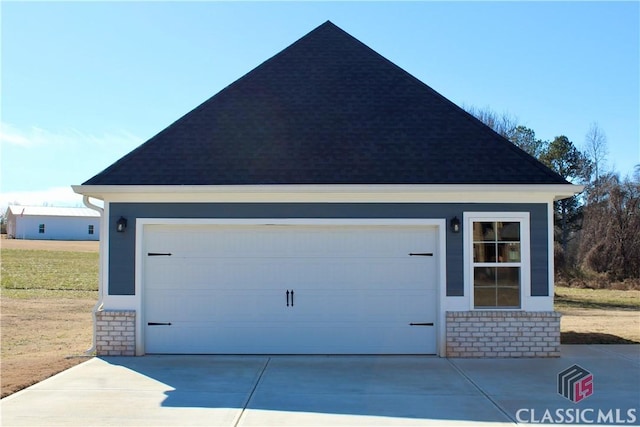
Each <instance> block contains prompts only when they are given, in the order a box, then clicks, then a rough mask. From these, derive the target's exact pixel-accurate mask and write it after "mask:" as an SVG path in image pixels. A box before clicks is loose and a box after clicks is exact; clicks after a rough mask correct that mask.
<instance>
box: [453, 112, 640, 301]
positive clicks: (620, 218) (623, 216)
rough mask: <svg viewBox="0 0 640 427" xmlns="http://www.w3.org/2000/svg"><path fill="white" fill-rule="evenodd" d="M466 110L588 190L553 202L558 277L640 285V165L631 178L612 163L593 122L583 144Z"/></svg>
mask: <svg viewBox="0 0 640 427" xmlns="http://www.w3.org/2000/svg"><path fill="white" fill-rule="evenodd" d="M465 109H466V110H467V111H468V112H469V113H470V114H472V115H473V116H475V117H476V118H477V119H479V120H480V121H482V122H483V123H484V124H486V125H488V126H489V127H491V128H492V129H493V130H494V131H495V132H497V133H499V134H500V135H502V136H503V137H505V138H506V139H508V140H509V141H511V143H513V144H514V145H516V146H517V147H519V148H520V149H522V150H523V151H525V152H527V153H529V154H530V155H531V156H533V157H535V158H537V159H538V160H540V161H541V162H542V163H544V164H545V165H546V166H548V167H549V168H551V169H552V170H553V171H555V172H556V173H558V174H559V175H560V176H562V177H563V178H564V179H566V180H567V181H569V182H571V183H573V184H580V185H584V186H585V188H584V191H583V192H582V193H580V194H577V195H575V196H573V197H571V198H568V199H563V200H559V201H556V202H554V216H555V218H554V224H555V226H554V235H555V254H554V255H555V257H554V258H555V267H556V278H557V280H559V281H560V282H565V283H568V284H575V285H583V286H591V287H616V288H621V289H629V288H640V164H638V165H636V166H635V168H634V173H633V174H632V175H631V176H621V175H620V173H619V172H617V171H615V170H613V169H610V168H609V167H608V165H607V155H608V149H607V137H606V134H605V132H604V130H603V129H601V128H600V126H599V125H598V124H597V123H592V124H591V127H590V128H589V129H588V131H587V132H586V134H585V138H584V141H583V143H582V145H581V146H579V147H578V146H577V145H576V144H574V142H572V141H570V140H569V138H567V137H566V136H564V135H560V136H556V137H555V138H554V139H553V140H552V141H546V140H542V139H539V138H537V137H536V134H535V131H534V130H533V129H530V128H528V127H526V126H523V125H520V124H519V123H518V119H517V118H516V117H514V116H513V115H510V114H508V113H504V114H498V113H496V112H494V111H492V110H491V109H489V108H484V109H479V108H475V107H465Z"/></svg>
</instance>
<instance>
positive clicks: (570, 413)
mask: <svg viewBox="0 0 640 427" xmlns="http://www.w3.org/2000/svg"><path fill="white" fill-rule="evenodd" d="M574 364H577V365H579V366H580V367H582V368H583V369H585V370H586V371H588V372H589V373H590V374H592V375H593V394H591V395H590V396H587V397H585V398H584V399H583V400H582V401H580V402H578V403H574V402H573V401H571V400H569V399H567V398H565V397H563V396H561V395H560V394H558V390H557V387H558V382H557V381H558V373H560V372H562V371H564V370H565V369H566V368H569V367H570V366H572V365H574ZM584 375H585V374H583V376H584ZM585 390H587V389H585ZM585 395H588V392H587V393H586V394H585ZM574 400H575V399H574ZM639 402H640V346H637V345H624V346H617V345H607V346H599V345H591V346H584V345H581V346H563V348H562V357H561V358H559V359H440V358H436V357H395V356H390V357H374V356H145V357H139V358H133V357H132V358H124V357H112V358H94V359H91V360H89V361H87V362H85V363H83V364H81V365H78V366H76V367H74V368H71V369H69V370H68V371H65V372H63V373H61V374H59V375H56V376H54V377H52V378H50V379H48V380H46V381H43V382H41V383H39V384H36V385H34V386H32V387H29V388H28V389H26V390H23V391H21V392H19V393H16V394H14V395H12V396H9V397H7V398H5V399H3V400H2V401H1V402H0V405H1V407H0V409H1V410H2V419H1V421H2V426H24V425H28V426H52V425H71V426H87V425H94V426H107V425H113V426H143V425H144V426H151V425H153V426H166V425H176V426H177V425H179V426H192V425H193V426H195V425H207V426H269V425H275V426H304V425H315V426H327V425H331V426H343V425H344V426H346V425H365V426H378V425H379V426H391V425H398V426H402V425H438V426H442V425H447V424H450V425H460V424H473V425H478V424H496V425H498V424H500V425H504V424H515V423H524V422H536V421H538V422H540V421H547V422H549V421H550V420H551V421H554V422H556V423H558V422H559V421H561V420H560V417H562V421H564V422H571V423H573V424H575V420H576V419H577V420H579V421H580V422H582V423H584V424H591V422H592V421H596V422H597V421H604V422H606V423H609V424H614V423H616V422H618V421H625V422H626V423H627V424H629V422H630V424H640V409H639V408H638V405H639ZM545 417H546V419H545ZM571 420H574V421H571Z"/></svg>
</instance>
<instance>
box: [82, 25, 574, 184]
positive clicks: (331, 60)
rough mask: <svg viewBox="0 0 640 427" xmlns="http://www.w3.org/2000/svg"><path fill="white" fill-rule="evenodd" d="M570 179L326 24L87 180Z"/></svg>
mask: <svg viewBox="0 0 640 427" xmlns="http://www.w3.org/2000/svg"><path fill="white" fill-rule="evenodd" d="M566 183H567V182H566V181H565V180H564V179H562V178H561V177H560V176H559V175H557V174H555V173H554V172H552V171H551V170H550V169H548V168H546V167H545V166H544V165H542V164H541V163H540V162H538V161H537V160H536V159H534V158H533V157H531V156H529V155H528V154H526V153H525V152H523V151H521V150H520V149H518V148H517V147H515V146H514V145H513V144H511V143H510V142H509V141H507V140H506V139H504V138H502V137H501V136H499V135H498V134H496V133H495V132H493V131H492V130H491V129H490V128H488V127H486V126H485V125H483V124H482V123H481V122H479V121H478V120H476V119H475V118H474V117H472V116H471V115H469V114H468V113H466V112H465V111H464V110H462V109H461V108H459V107H458V106H456V105H455V104H453V103H452V102H450V101H449V100H447V99H446V98H444V97H443V96H442V95H440V94H438V93H437V92H435V91H434V90H433V89H431V88H430V87H429V86H427V85H425V84H424V83H422V82H421V81H419V80H418V79H416V78H415V77H413V76H411V75H410V74H408V73H407V72H406V71H404V70H402V69H401V68H399V67H398V66H396V65H394V64H393V63H391V62H390V61H388V60H387V59H385V58H384V57H382V56H380V55H379V54H377V53H376V52H374V51H373V50H371V49H370V48H369V47H367V46H365V45H364V44H362V43H361V42H359V41H358V40H356V39H355V38H353V37H352V36H350V35H349V34H347V33H346V32H344V31H343V30H341V29H340V28H338V27H336V26H335V25H334V24H332V23H331V22H326V23H324V24H322V25H321V26H319V27H318V28H316V29H315V30H313V31H311V32H310V33H309V34H307V35H306V36H304V37H303V38H301V39H300V40H298V41H297V42H295V43H294V44H292V45H291V46H289V47H288V48H286V49H285V50H283V51H282V52H280V53H279V54H277V55H275V56H274V57H272V58H271V59H269V60H267V61H266V62H264V63H263V64H261V65H260V66H258V67H257V68H255V69H254V70H253V71H251V72H249V73H248V74H246V75H245V76H244V77H242V78H240V79H239V80H237V81H236V82H234V83H232V84H231V85H229V86H228V87H226V88H225V89H223V90H222V91H220V92H219V93H218V94H216V95H215V96H213V97H212V98H210V99H208V100H207V101H205V102H204V103H203V104H201V105H200V106H198V107H196V108H195V109H194V110H192V111H191V112H189V113H188V114H186V115H185V116H184V117H182V118H180V119H179V120H177V121H176V122H175V123H173V124H172V125H170V126H169V127H167V128H166V129H164V130H163V131H162V132H160V133H159V134H157V135H156V136H154V137H153V138H151V139H150V140H149V141H147V142H146V143H144V144H142V145H141V146H140V147H138V148H136V149H135V150H133V151H132V152H131V153H129V154H127V155H126V156H124V157H123V158H121V159H120V160H118V161H117V162H116V163H114V164H113V165H111V166H110V167H108V168H107V169H105V170H104V171H103V172H101V173H99V174H98V175H96V176H94V177H93V178H91V179H89V180H88V181H86V182H85V183H84V185H249V184H566Z"/></svg>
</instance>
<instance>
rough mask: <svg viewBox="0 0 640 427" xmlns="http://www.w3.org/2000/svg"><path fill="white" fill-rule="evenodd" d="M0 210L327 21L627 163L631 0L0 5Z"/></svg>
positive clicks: (156, 127)
mask: <svg viewBox="0 0 640 427" xmlns="http://www.w3.org/2000/svg"><path fill="white" fill-rule="evenodd" d="M0 13H1V20H2V22H1V24H2V33H1V36H2V46H1V47H2V57H1V58H2V63H1V71H2V80H1V83H2V86H1V116H0V118H1V124H2V127H1V128H0V132H1V140H2V151H1V155H2V158H1V168H2V172H1V173H2V175H1V178H2V181H1V187H0V191H1V194H2V197H1V198H0V208H4V206H6V204H7V203H11V202H19V203H21V204H36V205H41V204H43V203H48V204H50V205H68V204H72V205H74V204H80V203H81V198H80V197H79V196H74V195H72V192H71V190H70V189H69V186H70V185H72V184H81V183H82V182H84V181H85V180H87V179H89V178H90V177H92V176H93V175H95V174H96V173H98V172H100V171H101V170H103V169H104V168H106V167H107V166H109V165H110V164H111V163H113V162H114V161H116V160H117V159H119V158H120V157H122V156H123V155H125V154H126V153H128V152H129V151H131V150H132V149H133V148H135V147H136V146H138V145H139V144H141V143H142V142H144V141H146V140H147V139H149V138H150V137H152V136H153V135H155V134H156V133H158V132H159V131H161V130H162V129H164V128H165V127H166V126H168V125H170V124H171V123H172V122H173V121H175V120H176V119H178V118H179V117H181V116H182V115H183V114H185V113H186V112H188V111H190V110H191V109H192V108H194V107H195V106H197V105H198V104H200V103H201V102H203V101H204V100H206V99H207V98H209V97H210V96H212V95H214V94H215V93H217V92H218V91H220V90H221V89H222V88H224V87H225V86H227V85H229V84H230V83H232V82H233V81H234V80H236V79H237V78H239V77H241V76H242V75H244V74H246V73H247V72H249V71H250V70H252V69H253V68H254V67H256V66H257V65H259V64H260V63H262V62H263V61H265V60H266V59H268V58H270V57H271V56H273V55H274V54H276V53H278V52H279V51H281V50H282V49H284V48H286V47H287V46H288V45H290V44H291V43H293V42H294V41H296V40H297V39H299V38H300V37H302V36H304V35H305V34H306V33H308V32H309V31H311V30H312V29H314V28H315V27H317V26H318V25H320V24H322V23H323V22H325V21H326V20H331V21H332V22H333V23H335V24H336V25H338V26H339V27H341V28H342V29H344V30H345V31H347V32H348V33H350V34H351V35H353V36H354V37H356V38H358V39H359V40H361V41H362V42H363V43H365V44H367V45H368V46H370V47H371V48H373V49H374V50H376V51H377V52H378V53H380V54H382V55H383V56H385V57H386V58H388V59H389V60H391V61H392V62H394V63H396V64H397V65H399V66H400V67H402V68H404V69H405V70H406V71H408V72H409V73H411V74H413V75H414V76H416V77H417V78H419V79H420V80H422V81H423V82H425V83H426V84H428V85H429V86H431V87H432V88H434V89H435V90H436V91H438V92H440V93H441V94H442V95H444V96H445V97H447V98H449V99H450V100H452V101H453V102H455V103H457V104H458V105H461V106H462V105H466V106H476V107H490V108H491V109H493V110H495V111H497V112H499V113H503V112H508V113H510V114H512V115H514V116H517V117H518V119H519V122H520V123H521V124H524V125H526V126H528V127H530V128H532V129H533V130H534V131H535V132H536V135H537V136H538V137H539V138H542V139H547V140H550V139H553V138H554V137H555V136H557V135H561V134H563V135H566V136H567V137H568V138H569V139H570V140H571V141H573V142H574V143H575V144H576V146H578V147H581V146H582V145H583V143H584V141H585V134H586V133H587V131H588V129H589V126H590V124H591V123H592V122H597V123H598V124H599V126H600V128H601V129H602V130H604V132H605V133H606V136H607V140H608V149H609V156H608V163H609V167H611V168H613V169H615V170H616V171H618V172H620V173H621V174H622V175H626V174H631V173H632V172H633V166H634V165H635V164H637V163H640V135H639V120H640V119H639V117H640V111H639V98H640V88H639V80H640V70H639V68H640V59H639V55H640V30H639V27H640V24H639V23H640V4H639V3H638V2H620V3H614V2H527V3H519V2H493V3H487V2H446V3H444V2H442V3H440V2H349V3H347V2H313V3H311V2H280V3H276V2H233V3H232V2H193V3H184V2H157V3H154V2H139V3H130V2H64V3H62V2H61V3H56V2H42V3H31V2H7V1H4V2H2V4H1V9H0Z"/></svg>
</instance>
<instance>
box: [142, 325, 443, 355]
mask: <svg viewBox="0 0 640 427" xmlns="http://www.w3.org/2000/svg"><path fill="white" fill-rule="evenodd" d="M288 326H290V325H287V324H282V323H278V322H269V323H252V322H246V323H243V324H236V325H227V326H225V327H215V326H211V325H202V324H191V323H188V322H186V323H180V322H178V323H176V324H172V325H171V326H153V327H150V328H149V331H148V332H147V333H148V334H149V337H148V339H149V342H150V343H152V344H151V345H150V347H149V349H148V351H149V352H151V353H175V352H176V348H179V349H180V352H184V353H198V354H214V353H219V354H292V353H296V354H433V353H435V344H434V343H435V330H434V329H433V328H428V327H420V326H413V327H412V326H403V327H391V326H388V325H382V324H376V323H373V324H371V325H370V328H371V331H372V333H369V334H363V333H362V327H361V325H359V324H353V323H348V322H347V323H341V322H331V323H327V324H324V325H317V324H314V325H305V324H302V325H297V326H295V327H288ZM425 332H426V333H425ZM283 334H286V337H283ZM194 335H195V336H198V337H199V339H197V340H194V339H192V338H190V337H193V336H194ZM399 337H401V338H400V339H399ZM282 338H286V339H282ZM291 342H295V346H292V345H291Z"/></svg>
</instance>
